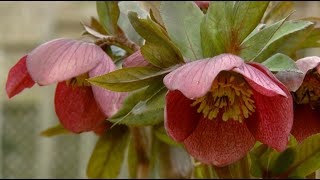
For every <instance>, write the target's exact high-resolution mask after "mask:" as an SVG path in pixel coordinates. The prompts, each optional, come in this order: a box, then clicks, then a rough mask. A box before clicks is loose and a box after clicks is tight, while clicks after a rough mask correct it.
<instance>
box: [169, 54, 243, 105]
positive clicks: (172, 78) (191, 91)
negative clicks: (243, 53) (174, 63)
mask: <svg viewBox="0 0 320 180" xmlns="http://www.w3.org/2000/svg"><path fill="white" fill-rule="evenodd" d="M243 64H244V61H243V60H242V59H241V58H240V57H238V56H235V55H232V54H222V55H219V56H215V57H213V58H207V59H202V60H198V61H193V62H190V63H187V64H185V65H183V66H181V67H179V68H177V69H176V70H174V71H172V72H171V73H169V74H168V75H166V76H165V78H164V79H163V82H164V84H165V85H166V87H167V88H168V89H169V90H171V91H173V90H179V91H181V92H182V93H183V94H184V96H186V97H187V98H189V99H196V98H199V97H202V96H204V95H205V94H206V93H207V92H208V91H209V89H210V88H211V85H212V82H213V80H214V79H215V78H216V76H217V75H218V74H219V73H220V72H221V71H223V70H226V71H229V70H231V69H232V68H235V67H239V66H241V65H243Z"/></svg>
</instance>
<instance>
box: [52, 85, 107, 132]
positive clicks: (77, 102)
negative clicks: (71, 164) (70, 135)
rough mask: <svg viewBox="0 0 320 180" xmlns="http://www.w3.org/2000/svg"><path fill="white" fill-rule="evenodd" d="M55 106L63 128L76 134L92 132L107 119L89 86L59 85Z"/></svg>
mask: <svg viewBox="0 0 320 180" xmlns="http://www.w3.org/2000/svg"><path fill="white" fill-rule="evenodd" d="M54 104H55V111H56V114H57V116H58V118H59V120H60V122H61V124H62V125H63V127H64V128H66V129H68V130H70V131H72V132H74V133H81V132H84V131H91V130H93V129H95V128H96V127H97V126H98V125H100V123H101V122H102V121H103V120H105V119H106V116H105V115H104V114H103V112H102V111H101V110H100V108H99V107H98V105H97V103H96V101H95V98H94V96H93V93H92V89H91V87H89V86H72V85H69V86H68V85H67V84H66V82H60V83H58V85H57V88H56V93H55V99H54Z"/></svg>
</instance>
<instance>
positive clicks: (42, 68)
mask: <svg viewBox="0 0 320 180" xmlns="http://www.w3.org/2000/svg"><path fill="white" fill-rule="evenodd" d="M104 56H105V53H104V52H103V50H102V49H101V48H100V47H98V46H96V45H95V44H92V43H87V42H82V41H76V40H71V39H55V40H52V41H49V42H47V43H44V44H42V45H40V46H38V47H37V48H35V49H34V50H33V51H32V52H31V53H29V54H28V57H27V69H28V71H29V73H30V75H31V77H32V79H33V80H34V81H35V82H37V83H38V84H40V85H47V84H51V83H55V82H62V81H65V80H68V79H70V78H72V77H75V76H78V75H81V74H83V73H86V72H88V71H89V70H91V69H92V68H94V67H95V66H96V65H97V64H98V63H99V62H100V61H101V60H102V59H103V58H104Z"/></svg>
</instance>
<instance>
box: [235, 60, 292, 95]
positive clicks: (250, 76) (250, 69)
mask: <svg viewBox="0 0 320 180" xmlns="http://www.w3.org/2000/svg"><path fill="white" fill-rule="evenodd" d="M256 66H259V65H257V64H256ZM260 66H261V65H260ZM261 67H262V66H261ZM232 71H235V72H238V73H240V74H242V75H243V76H244V78H245V79H246V81H247V82H248V84H249V85H250V86H251V87H252V88H253V89H255V90H257V91H258V92H259V93H260V94H262V95H265V96H276V95H279V94H280V95H282V96H285V97H287V95H286V93H285V92H284V91H283V90H282V89H281V88H280V87H279V86H278V85H277V84H276V83H275V82H274V80H272V79H271V78H270V77H269V76H268V75H266V74H265V73H263V72H261V71H260V70H259V69H257V68H256V67H254V66H252V65H249V64H244V65H243V66H240V67H237V68H234V69H233V70H232Z"/></svg>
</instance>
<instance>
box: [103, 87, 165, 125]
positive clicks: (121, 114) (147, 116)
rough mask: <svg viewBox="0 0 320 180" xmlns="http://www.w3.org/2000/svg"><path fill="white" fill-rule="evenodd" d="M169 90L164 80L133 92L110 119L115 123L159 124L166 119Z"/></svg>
mask: <svg viewBox="0 0 320 180" xmlns="http://www.w3.org/2000/svg"><path fill="white" fill-rule="evenodd" d="M149 88H152V89H153V90H149ZM167 91H168V90H167V89H166V88H165V87H164V86H163V84H162V82H161V81H158V82H155V83H154V84H152V85H150V86H149V87H148V88H144V89H141V90H139V91H136V92H133V93H132V94H131V95H129V96H127V97H126V99H125V100H124V103H123V106H122V108H121V109H120V110H119V111H118V112H117V113H116V114H115V115H113V116H112V117H110V118H109V119H108V120H109V121H111V122H113V123H119V124H126V125H134V126H142V125H144V126H146V125H154V124H158V123H160V122H161V121H163V119H164V104H165V95H166V93H167Z"/></svg>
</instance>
